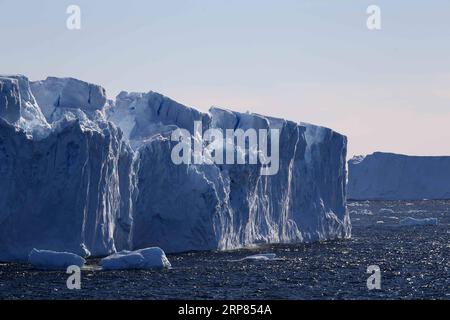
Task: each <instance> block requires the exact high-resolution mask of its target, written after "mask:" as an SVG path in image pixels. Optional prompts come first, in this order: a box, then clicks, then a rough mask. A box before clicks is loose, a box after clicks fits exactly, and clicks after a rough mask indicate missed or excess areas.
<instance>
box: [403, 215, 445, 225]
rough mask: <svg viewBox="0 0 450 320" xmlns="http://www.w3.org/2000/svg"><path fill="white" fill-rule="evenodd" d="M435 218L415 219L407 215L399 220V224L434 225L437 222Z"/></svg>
mask: <svg viewBox="0 0 450 320" xmlns="http://www.w3.org/2000/svg"><path fill="white" fill-rule="evenodd" d="M438 222H439V221H438V219H437V218H423V219H417V218H412V217H407V218H405V219H402V220H400V222H399V224H400V225H401V226H404V227H408V226H435V225H437V224H438Z"/></svg>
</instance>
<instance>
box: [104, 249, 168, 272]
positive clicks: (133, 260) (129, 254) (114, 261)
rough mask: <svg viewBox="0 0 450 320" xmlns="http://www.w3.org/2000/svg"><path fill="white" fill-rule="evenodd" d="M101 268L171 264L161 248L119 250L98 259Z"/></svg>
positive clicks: (149, 267) (118, 268)
mask: <svg viewBox="0 0 450 320" xmlns="http://www.w3.org/2000/svg"><path fill="white" fill-rule="evenodd" d="M100 265H101V266H102V269H103V270H126V269H163V268H170V267H171V264H170V262H169V260H168V259H167V257H166V254H165V253H164V251H163V250H162V249H161V248H157V247H154V248H147V249H141V250H136V251H126V250H125V251H121V252H118V253H115V254H113V255H110V256H108V257H106V258H104V259H102V260H101V261H100Z"/></svg>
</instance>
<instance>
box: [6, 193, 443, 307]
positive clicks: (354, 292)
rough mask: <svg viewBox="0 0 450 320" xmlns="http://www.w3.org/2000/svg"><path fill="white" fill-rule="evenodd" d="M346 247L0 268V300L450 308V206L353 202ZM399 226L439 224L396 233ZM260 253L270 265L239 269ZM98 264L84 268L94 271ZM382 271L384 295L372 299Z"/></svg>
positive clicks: (380, 292)
mask: <svg viewBox="0 0 450 320" xmlns="http://www.w3.org/2000/svg"><path fill="white" fill-rule="evenodd" d="M349 210H350V212H351V218H352V224H353V230H352V234H353V236H352V238H351V239H348V240H339V241H327V242H320V243H310V244H297V245H274V246H265V247H260V248H258V249H255V250H239V251H233V252H198V253H185V254H176V255H168V258H169V260H170V262H171V263H172V266H173V268H172V269H170V270H164V271H133V270H131V271H130V270H128V271H100V270H95V267H94V268H92V269H90V270H84V271H83V272H82V279H81V281H82V282H81V286H82V288H81V290H75V291H73V290H69V289H67V287H66V280H67V277H68V275H67V274H65V272H57V271H38V270H34V269H32V267H31V266H29V265H26V264H0V299H450V289H449V288H450V264H449V257H450V212H449V211H450V201H415V202H404V201H403V202H402V201H398V202H392V201H390V202H382V201H372V202H350V203H349ZM405 217H414V218H429V217H433V218H438V219H439V224H438V225H431V226H415V227H400V226H399V221H400V220H401V219H403V218H405ZM257 253H276V254H277V258H279V259H276V260H270V261H252V260H244V261H235V260H239V259H241V258H244V257H246V256H249V255H253V254H257ZM97 262H98V261H97V260H91V261H89V264H90V265H95V264H96V263H97ZM370 265H378V266H379V267H380V270H381V289H379V290H368V288H367V284H366V283H367V278H368V277H369V276H370V274H367V267H368V266H370Z"/></svg>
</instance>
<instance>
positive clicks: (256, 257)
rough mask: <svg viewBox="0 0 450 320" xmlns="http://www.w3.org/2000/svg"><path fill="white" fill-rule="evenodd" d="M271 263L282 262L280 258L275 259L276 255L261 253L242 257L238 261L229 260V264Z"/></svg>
mask: <svg viewBox="0 0 450 320" xmlns="http://www.w3.org/2000/svg"><path fill="white" fill-rule="evenodd" d="M248 260H251V261H272V260H283V259H281V258H277V255H276V254H275V253H261V254H254V255H251V256H247V257H244V258H242V259H238V260H229V261H230V262H240V261H248Z"/></svg>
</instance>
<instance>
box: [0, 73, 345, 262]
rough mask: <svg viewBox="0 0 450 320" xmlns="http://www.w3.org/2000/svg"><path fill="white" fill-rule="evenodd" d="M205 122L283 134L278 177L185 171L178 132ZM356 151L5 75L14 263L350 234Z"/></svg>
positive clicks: (168, 103)
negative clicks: (178, 156)
mask: <svg viewBox="0 0 450 320" xmlns="http://www.w3.org/2000/svg"><path fill="white" fill-rule="evenodd" d="M194 123H200V125H201V126H202V129H203V132H204V131H206V130H208V129H220V130H243V131H245V130H247V129H255V130H262V129H266V130H269V129H277V130H279V135H280V137H279V140H280V143H279V144H280V145H279V148H280V150H279V151H280V152H279V170H278V173H277V174H276V175H272V176H269V175H265V174H264V172H263V170H264V168H263V166H262V165H261V164H251V165H250V164H245V165H232V164H216V163H213V164H210V163H200V164H185V163H183V164H180V165H178V164H175V163H174V162H173V161H172V159H171V153H172V150H173V148H174V146H175V145H176V144H177V142H176V141H173V140H172V133H173V132H174V131H176V130H179V129H184V130H186V131H188V132H189V133H191V134H194V133H195V132H196V131H195V128H194ZM194 138H198V137H195V136H194ZM228 143H229V141H223V144H224V145H227V144H228ZM346 146H347V138H346V137H345V136H343V135H341V134H339V133H337V132H335V131H333V130H331V129H328V128H323V127H319V126H315V125H311V124H306V123H295V122H292V121H287V120H283V119H277V118H272V117H267V116H263V115H259V114H253V113H239V112H234V111H230V110H227V109H225V108H219V107H213V108H211V109H210V110H209V112H200V111H198V110H196V109H195V108H192V107H188V106H184V105H182V104H180V103H178V102H176V101H173V100H172V99H170V98H168V97H165V96H163V95H161V94H159V93H155V92H148V93H128V92H121V93H120V94H119V95H118V96H117V98H116V99H115V100H114V101H113V100H108V99H107V97H106V93H105V90H104V89H103V88H102V87H100V86H98V85H94V84H89V83H86V82H83V81H80V80H76V79H73V78H54V77H49V78H47V79H46V80H42V81H36V82H30V81H28V79H27V78H26V77H24V76H4V77H0V174H1V175H2V179H1V180H0V189H1V190H4V192H2V193H1V194H0V261H24V260H26V259H27V258H28V253H29V252H30V250H32V249H33V248H46V249H48V250H54V251H59V252H62V251H66V252H73V253H75V254H77V255H80V256H82V257H88V256H90V255H91V256H94V257H104V256H109V255H111V254H115V253H117V252H120V251H124V250H125V251H131V250H139V249H143V248H149V247H155V246H157V247H160V248H162V249H163V250H164V251H165V252H169V253H172V252H183V251H190V250H196V251H197V250H228V249H237V248H242V247H248V246H254V245H258V244H266V243H296V242H308V241H316V240H326V239H337V238H345V237H350V236H351V222H350V217H349V213H348V211H347V208H346V197H347V195H346V175H347V172H346V160H345V159H346ZM233 148H234V149H233V150H232V151H233V152H234V153H235V155H236V154H243V155H246V156H249V155H250V154H251V152H253V151H252V150H251V149H250V148H248V149H247V148H246V149H244V150H242V149H239V148H238V147H236V146H234V147H233ZM200 156H203V155H200ZM122 254H124V255H125V256H128V255H129V254H130V257H129V259H131V260H133V259H136V256H138V255H136V254H131V253H126V252H125V253H122Z"/></svg>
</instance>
